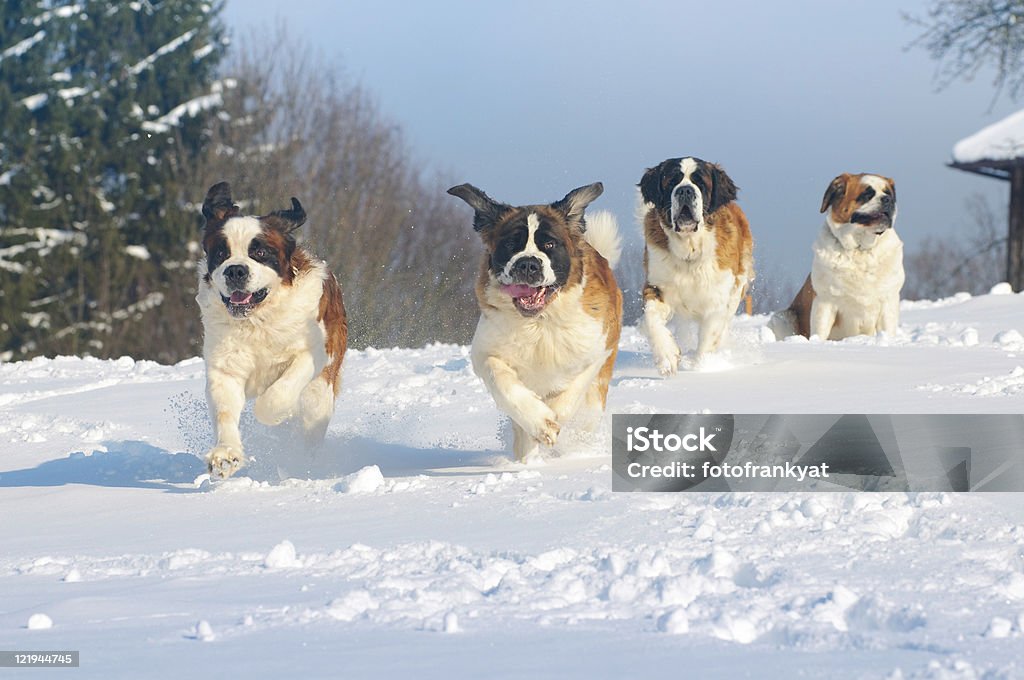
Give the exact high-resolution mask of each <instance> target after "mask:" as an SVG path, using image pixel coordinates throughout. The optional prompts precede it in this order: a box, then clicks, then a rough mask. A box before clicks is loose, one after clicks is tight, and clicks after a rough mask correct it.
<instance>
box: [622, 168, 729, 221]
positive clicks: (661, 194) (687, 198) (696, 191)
mask: <svg viewBox="0 0 1024 680" xmlns="http://www.w3.org/2000/svg"><path fill="white" fill-rule="evenodd" d="M639 187H640V195H641V196H642V197H643V200H644V202H645V203H648V204H651V205H653V206H654V209H655V210H656V211H657V214H658V217H659V218H660V222H661V227H662V229H664V230H665V231H667V232H669V233H676V234H691V233H694V232H696V231H698V230H700V229H701V228H703V227H704V226H705V224H706V223H707V218H708V216H709V215H711V214H712V213H714V212H715V211H716V210H718V209H719V208H721V207H722V206H724V205H726V204H727V203H729V202H731V201H735V200H736V192H737V191H738V189H737V187H736V185H735V184H734V183H733V181H732V179H730V178H729V175H727V174H725V170H722V168H721V167H719V166H718V165H716V164H714V163H708V162H707V161H702V160H701V159H699V158H693V157H689V156H688V157H686V158H670V159H668V160H667V161H663V162H662V163H660V164H659V165H656V166H655V167H653V168H650V169H648V170H647V172H645V173H644V176H643V178H642V179H641V180H640V184H639Z"/></svg>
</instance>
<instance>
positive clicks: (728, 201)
mask: <svg viewBox="0 0 1024 680" xmlns="http://www.w3.org/2000/svg"><path fill="white" fill-rule="evenodd" d="M639 186H640V196H641V199H642V201H643V202H642V205H641V208H640V220H641V223H642V226H643V231H644V241H645V243H646V247H645V249H644V272H645V274H646V283H645V284H644V317H643V322H642V323H641V330H642V331H643V332H644V334H645V335H646V336H647V340H648V342H650V345H651V352H652V353H653V355H654V362H655V364H656V365H657V367H658V371H659V372H660V373H661V374H662V375H672V374H674V373H675V372H676V371H677V370H678V368H679V360H680V357H681V354H680V351H679V345H678V344H677V343H676V338H675V335H674V333H673V332H672V330H670V327H669V322H670V321H671V320H672V319H673V317H681V318H684V319H690V320H695V321H697V322H698V324H699V334H698V340H697V356H696V358H697V360H698V361H699V360H700V359H701V358H703V357H704V356H705V355H707V354H708V353H710V352H714V351H716V350H717V349H718V348H719V346H720V345H721V342H722V340H723V338H724V337H725V335H726V333H727V331H728V329H729V323H730V321H731V319H732V317H733V315H735V314H736V308H737V307H738V306H739V304H740V300H742V299H743V295H744V293H745V292H746V289H747V286H748V285H749V284H750V282H751V281H752V280H753V278H754V258H753V250H754V242H753V239H752V238H751V236H750V225H749V223H748V222H747V217H746V215H744V214H743V210H741V209H740V207H739V206H738V205H736V203H735V201H736V192H737V188H736V185H735V184H734V183H733V181H732V180H731V179H730V178H729V175H727V174H726V173H725V170H723V169H722V168H721V167H719V166H718V165H716V164H714V163H708V162H707V161H703V160H701V159H699V158H692V157H687V158H670V159H668V160H666V161H664V162H662V163H661V164H660V165H657V166H655V167H653V168H650V169H648V170H647V171H646V172H645V173H644V176H643V178H642V179H641V180H640V185H639Z"/></svg>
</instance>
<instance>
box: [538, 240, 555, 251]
mask: <svg viewBox="0 0 1024 680" xmlns="http://www.w3.org/2000/svg"><path fill="white" fill-rule="evenodd" d="M540 247H541V248H543V249H544V250H551V249H552V248H554V247H555V242H554V241H545V242H544V243H542V244H541V246H540Z"/></svg>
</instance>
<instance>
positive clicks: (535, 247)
mask: <svg viewBox="0 0 1024 680" xmlns="http://www.w3.org/2000/svg"><path fill="white" fill-rule="evenodd" d="M603 190H604V188H603V187H602V185H601V184H600V183H596V184H591V185H589V186H585V187H580V188H579V189H575V190H573V191H570V192H569V193H568V194H567V195H566V196H565V198H563V199H562V200H560V201H556V202H554V203H551V204H548V205H528V206H521V207H513V206H510V205H506V204H504V203H499V202H497V201H494V200H492V199H491V198H490V197H489V196H488V195H487V194H485V193H484V192H483V191H481V190H480V189H477V188H476V187H474V186H472V185H470V184H462V185H460V186H457V187H452V188H451V189H449V190H448V193H450V194H452V195H453V196H457V197H459V198H461V199H462V200H463V201H465V202H466V203H468V204H469V205H470V207H472V208H473V210H474V212H475V215H474V217H473V228H474V229H475V230H476V231H478V232H479V233H480V236H481V237H482V239H483V243H484V250H485V254H484V258H483V262H482V265H481V267H480V274H479V277H478V278H477V286H476V296H477V301H478V302H479V304H480V322H479V323H478V325H477V328H476V334H475V335H474V336H473V346H472V350H471V357H472V361H473V369H474V370H475V371H476V373H477V375H479V376H480V378H481V379H482V380H483V382H484V384H485V385H486V386H487V389H488V391H490V393H491V395H492V396H493V397H494V401H495V402H496V403H497V405H498V408H499V409H500V410H501V411H503V412H504V413H506V414H508V416H509V418H510V419H511V420H512V430H513V436H514V442H513V450H514V453H515V458H516V460H517V461H522V460H525V459H527V458H529V457H531V456H533V455H535V454H536V453H537V452H538V451H539V447H540V446H541V445H544V446H548V447H550V446H554V444H555V442H556V440H557V438H558V433H559V430H560V428H561V427H562V425H564V424H565V423H566V422H567V421H568V420H569V419H570V418H572V417H573V415H574V414H576V413H577V411H579V410H580V408H581V406H585V407H586V410H587V412H588V414H589V415H590V416H591V417H593V416H595V415H599V414H600V413H601V412H602V411H603V410H604V407H605V400H606V398H607V396H608V383H609V381H610V379H611V375H612V366H613V365H614V363H615V355H616V353H617V352H618V343H619V333H620V331H621V328H622V293H621V292H620V291H619V287H618V285H617V284H616V282H615V276H614V275H613V274H612V267H613V266H614V265H615V263H616V261H617V260H618V257H619V252H620V244H619V236H618V228H617V226H616V224H615V219H614V218H613V217H612V216H611V214H609V213H597V214H594V215H592V216H591V217H590V218H589V219H584V216H583V212H584V209H585V208H586V207H587V205H589V204H590V203H591V202H592V201H593V200H594V199H596V198H597V197H598V196H600V195H601V192H602V191H603ZM589 424H591V425H592V424H593V423H589Z"/></svg>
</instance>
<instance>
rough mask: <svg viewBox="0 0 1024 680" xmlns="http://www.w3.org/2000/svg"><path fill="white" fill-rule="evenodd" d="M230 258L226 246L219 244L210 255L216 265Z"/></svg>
mask: <svg viewBox="0 0 1024 680" xmlns="http://www.w3.org/2000/svg"><path fill="white" fill-rule="evenodd" d="M226 259H228V249H227V248H225V247H224V246H218V247H216V248H214V249H213V253H212V254H211V255H210V260H211V261H212V262H213V265H214V266H217V265H219V264H220V263H221V262H223V261H224V260H226Z"/></svg>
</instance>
